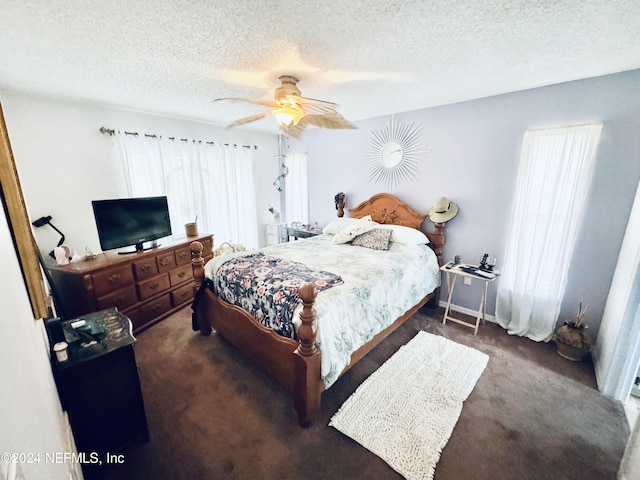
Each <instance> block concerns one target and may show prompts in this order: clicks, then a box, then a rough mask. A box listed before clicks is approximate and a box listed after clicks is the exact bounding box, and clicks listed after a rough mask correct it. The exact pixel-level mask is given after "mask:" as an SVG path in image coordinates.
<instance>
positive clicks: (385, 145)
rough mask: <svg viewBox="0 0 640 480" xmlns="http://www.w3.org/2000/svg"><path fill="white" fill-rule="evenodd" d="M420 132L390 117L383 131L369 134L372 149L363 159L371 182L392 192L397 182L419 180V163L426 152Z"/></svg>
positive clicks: (418, 129) (412, 124)
mask: <svg viewBox="0 0 640 480" xmlns="http://www.w3.org/2000/svg"><path fill="white" fill-rule="evenodd" d="M421 128H422V127H421V126H420V125H419V124H417V123H414V122H411V123H402V122H399V121H398V120H396V119H395V117H393V116H392V117H391V120H389V123H388V124H387V125H386V126H385V127H384V128H383V129H381V130H373V131H372V132H371V137H370V141H371V146H370V147H369V151H368V152H367V154H366V157H365V158H366V161H367V163H368V164H369V169H370V171H369V181H370V182H376V183H378V182H385V183H386V184H387V185H388V187H389V190H390V191H393V190H394V189H395V188H396V186H397V184H398V183H399V182H402V181H410V182H415V181H416V180H417V179H418V166H419V164H420V160H422V159H423V158H424V157H426V155H427V153H428V152H429V150H428V148H427V147H426V146H425V145H424V144H423V143H422V142H421V141H420V131H421Z"/></svg>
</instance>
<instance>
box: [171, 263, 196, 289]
mask: <svg viewBox="0 0 640 480" xmlns="http://www.w3.org/2000/svg"><path fill="white" fill-rule="evenodd" d="M169 280H170V282H171V286H172V287H175V286H176V285H179V284H181V283H184V282H185V281H187V280H193V270H192V268H191V264H190V263H189V264H188V265H184V266H183V267H181V268H176V269H175V270H171V271H170V272H169Z"/></svg>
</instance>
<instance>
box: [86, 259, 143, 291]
mask: <svg viewBox="0 0 640 480" xmlns="http://www.w3.org/2000/svg"><path fill="white" fill-rule="evenodd" d="M91 280H92V283H93V291H94V295H95V296H96V297H102V296H104V295H106V294H108V293H111V292H114V291H116V290H118V289H120V288H123V287H126V286H128V285H133V271H132V270H131V265H130V264H128V263H127V264H126V265H122V266H120V267H118V268H112V269H110V270H105V271H102V272H99V273H94V274H93V275H91Z"/></svg>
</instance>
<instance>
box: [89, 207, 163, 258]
mask: <svg viewBox="0 0 640 480" xmlns="http://www.w3.org/2000/svg"><path fill="white" fill-rule="evenodd" d="M91 205H92V206H93V215H94V217H95V220H96V226H97V227H98V238H99V240H100V247H101V248H102V250H103V251H104V250H113V249H115V248H122V247H130V246H134V248H129V249H124V250H120V251H119V252H118V253H122V254H125V253H135V252H139V251H142V250H148V249H149V248H151V247H153V246H154V244H151V245H149V244H148V242H152V241H154V240H157V239H159V238H162V237H168V236H169V235H171V221H170V220H169V206H168V203H167V197H166V196H161V197H140V198H120V199H113V200H94V201H92V202H91ZM145 243H146V244H147V245H145Z"/></svg>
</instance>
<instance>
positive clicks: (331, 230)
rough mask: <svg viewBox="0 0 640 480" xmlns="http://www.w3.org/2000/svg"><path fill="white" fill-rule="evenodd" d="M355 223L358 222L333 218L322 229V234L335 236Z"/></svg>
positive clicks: (355, 219) (343, 218) (348, 218)
mask: <svg viewBox="0 0 640 480" xmlns="http://www.w3.org/2000/svg"><path fill="white" fill-rule="evenodd" d="M357 221H358V219H357V218H351V217H337V218H334V219H333V220H331V221H330V222H329V223H328V224H327V226H326V227H324V228H323V229H322V233H325V234H328V235H335V234H336V233H338V232H339V231H340V230H342V229H343V228H346V227H348V226H349V225H352V224H353V223H355V222H357Z"/></svg>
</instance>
